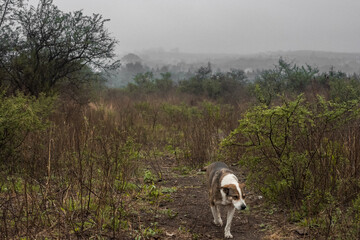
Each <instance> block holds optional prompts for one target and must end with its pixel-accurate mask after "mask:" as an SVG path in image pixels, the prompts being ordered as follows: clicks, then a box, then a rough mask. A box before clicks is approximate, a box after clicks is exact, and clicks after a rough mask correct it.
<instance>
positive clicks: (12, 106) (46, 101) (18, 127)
mask: <svg viewBox="0 0 360 240" xmlns="http://www.w3.org/2000/svg"><path fill="white" fill-rule="evenodd" d="M54 99H55V98H54V97H46V96H45V95H41V94H40V96H39V97H38V98H35V97H30V96H25V95H24V94H22V93H18V94H17V95H16V96H10V97H7V96H6V95H5V92H4V91H2V92H0V155H1V156H2V158H0V164H4V163H8V160H9V159H12V160H15V159H16V157H17V156H18V155H19V154H20V153H19V152H18V151H17V149H18V148H19V147H20V146H21V145H22V143H23V142H24V140H25V138H26V137H27V136H28V135H29V133H31V132H34V131H37V130H43V129H45V128H46V127H48V126H49V122H48V121H47V117H48V115H49V114H50V113H51V111H52V109H53V103H54Z"/></svg>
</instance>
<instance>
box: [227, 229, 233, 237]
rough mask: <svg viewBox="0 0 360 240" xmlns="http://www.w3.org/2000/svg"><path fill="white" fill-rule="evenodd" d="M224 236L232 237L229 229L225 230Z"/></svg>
mask: <svg viewBox="0 0 360 240" xmlns="http://www.w3.org/2000/svg"><path fill="white" fill-rule="evenodd" d="M225 238H233V235H231V233H230V231H228V232H225Z"/></svg>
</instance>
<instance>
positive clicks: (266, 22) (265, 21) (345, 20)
mask: <svg viewBox="0 0 360 240" xmlns="http://www.w3.org/2000/svg"><path fill="white" fill-rule="evenodd" d="M33 2H34V1H33ZM54 3H55V4H56V5H57V6H59V8H60V9H61V10H62V11H74V10H79V9H83V11H84V12H85V13H86V14H92V13H100V14H102V15H103V17H104V18H108V19H110V20H111V21H110V22H108V24H107V27H108V30H109V32H111V33H112V34H113V36H114V37H116V38H117V39H118V41H119V45H118V47H117V52H118V53H120V54H121V53H128V52H135V51H143V50H146V49H163V50H166V51H180V52H188V53H226V54H253V53H260V52H268V51H295V50H312V51H330V52H348V53H354V52H360V44H359V42H360V16H359V13H358V10H359V9H360V1H358V0H343V1H336V0H316V1H310V0H301V1H300V0H296V1H287V0H273V1H268V0H258V1H251V0H242V1H238V0H226V1H220V0H197V1H180V0H172V1H168V0H131V1H125V0H104V1H98V0H76V1H74V0H72V1H71V0H54Z"/></svg>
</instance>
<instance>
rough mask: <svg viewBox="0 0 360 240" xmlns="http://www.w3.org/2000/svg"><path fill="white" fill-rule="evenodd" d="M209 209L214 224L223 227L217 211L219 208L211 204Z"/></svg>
mask: <svg viewBox="0 0 360 240" xmlns="http://www.w3.org/2000/svg"><path fill="white" fill-rule="evenodd" d="M210 208H211V212H212V215H213V217H214V223H215V225H216V226H222V225H223V221H222V219H221V215H220V211H219V208H218V206H217V205H215V204H214V205H213V204H211V205H210Z"/></svg>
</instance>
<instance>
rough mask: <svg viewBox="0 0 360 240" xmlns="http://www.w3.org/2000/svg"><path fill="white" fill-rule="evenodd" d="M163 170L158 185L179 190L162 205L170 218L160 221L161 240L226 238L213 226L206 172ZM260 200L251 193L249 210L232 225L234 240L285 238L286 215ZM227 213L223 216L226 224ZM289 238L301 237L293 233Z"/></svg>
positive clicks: (218, 228)
mask: <svg viewBox="0 0 360 240" xmlns="http://www.w3.org/2000/svg"><path fill="white" fill-rule="evenodd" d="M232 169H233V170H234V171H235V173H236V174H237V176H238V178H239V180H240V181H243V180H245V176H244V175H243V174H241V173H240V172H239V169H238V168H236V167H232ZM162 171H163V181H162V182H160V183H159V184H158V185H160V186H162V188H171V187H176V191H175V192H173V193H171V197H172V201H164V202H161V203H160V204H159V208H160V209H161V211H163V212H164V211H165V212H166V211H168V212H169V214H168V217H160V218H158V219H157V222H158V227H159V228H161V229H164V231H163V234H162V236H159V239H223V238H224V227H217V226H215V225H214V224H213V223H212V221H213V218H212V214H211V211H210V208H209V202H208V194H207V191H206V185H205V175H204V172H200V171H198V172H196V171H192V172H190V173H187V174H183V175H181V174H177V173H175V172H174V169H173V168H172V167H171V166H167V167H164V168H163V169H162ZM259 198H261V197H259V195H256V194H254V193H252V192H251V191H249V190H247V197H246V203H247V206H248V210H245V211H236V213H235V216H234V219H233V222H232V226H231V233H232V235H233V236H234V239H249V240H252V239H264V238H268V239H283V233H281V236H280V235H278V234H277V232H282V230H281V226H282V223H281V222H282V221H285V218H284V216H281V213H280V214H279V213H276V214H275V213H274V212H273V211H272V210H271V209H264V206H263V202H262V201H263V200H262V199H259ZM225 214H226V213H224V212H223V213H222V219H223V221H224V224H225V223H226V215H225ZM276 228H279V229H276ZM271 234H272V235H271ZM286 238H287V239H296V238H297V237H296V236H294V234H289V235H288V236H287V237H286Z"/></svg>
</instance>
